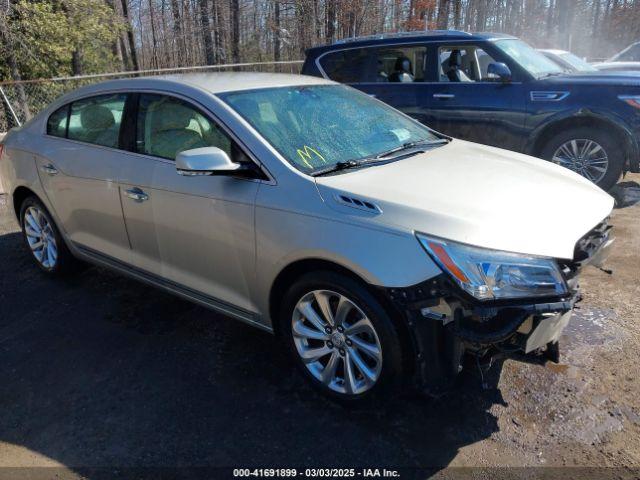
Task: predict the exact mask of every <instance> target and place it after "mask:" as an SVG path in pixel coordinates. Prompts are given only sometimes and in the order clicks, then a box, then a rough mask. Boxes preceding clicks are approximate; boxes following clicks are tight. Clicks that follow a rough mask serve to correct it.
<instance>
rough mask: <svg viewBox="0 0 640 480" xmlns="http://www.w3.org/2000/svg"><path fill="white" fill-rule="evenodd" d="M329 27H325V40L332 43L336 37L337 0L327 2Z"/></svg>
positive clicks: (327, 0)
mask: <svg viewBox="0 0 640 480" xmlns="http://www.w3.org/2000/svg"><path fill="white" fill-rule="evenodd" d="M325 8H326V9H327V11H326V16H327V25H326V27H325V40H326V42H327V43H331V42H333V41H334V40H335V35H336V0H326V7H325Z"/></svg>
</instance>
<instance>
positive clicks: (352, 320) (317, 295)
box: [291, 290, 382, 395]
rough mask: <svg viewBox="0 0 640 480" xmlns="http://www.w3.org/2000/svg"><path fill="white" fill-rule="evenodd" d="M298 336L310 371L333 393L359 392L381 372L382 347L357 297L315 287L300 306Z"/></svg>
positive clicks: (295, 323) (296, 318)
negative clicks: (355, 300)
mask: <svg viewBox="0 0 640 480" xmlns="http://www.w3.org/2000/svg"><path fill="white" fill-rule="evenodd" d="M291 321H292V325H291V327H292V328H291V330H292V333H293V340H294V343H295V346H296V349H297V351H298V354H299V355H300V358H301V360H302V362H303V363H304V365H305V367H306V368H307V370H308V371H309V372H310V373H311V374H312V375H313V376H314V377H315V378H316V379H318V380H319V381H320V382H322V383H323V384H324V385H325V386H326V387H328V388H329V389H331V390H333V391H334V392H338V393H342V394H347V395H358V394H361V393H364V392H366V391H367V390H369V389H371V388H372V387H373V386H374V385H375V384H376V382H377V381H378V379H379V377H380V372H381V370H382V347H381V345H380V339H379V338H378V334H377V333H376V330H375V328H374V326H373V323H372V322H371V320H370V319H369V318H368V317H367V315H366V314H365V313H364V312H363V311H362V309H360V308H359V307H358V306H357V305H356V304H355V303H354V302H353V301H352V300H350V299H349V298H347V297H346V296H344V295H341V294H339V293H336V292H332V291H330V290H314V291H312V292H309V293H307V294H306V295H304V296H303V297H302V298H301V299H300V300H299V301H298V303H297V304H296V307H295V309H294V311H293V315H292V319H291Z"/></svg>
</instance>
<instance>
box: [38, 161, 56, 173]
mask: <svg viewBox="0 0 640 480" xmlns="http://www.w3.org/2000/svg"><path fill="white" fill-rule="evenodd" d="M40 170H42V171H43V172H44V173H47V174H49V175H57V174H58V169H57V168H56V167H54V166H53V165H51V164H50V163H49V164H47V165H43V166H42V167H40Z"/></svg>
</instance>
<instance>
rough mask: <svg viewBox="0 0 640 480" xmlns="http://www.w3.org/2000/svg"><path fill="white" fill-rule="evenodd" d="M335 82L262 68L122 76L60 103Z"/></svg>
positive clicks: (78, 93) (63, 99)
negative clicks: (121, 93) (140, 93)
mask: <svg viewBox="0 0 640 480" xmlns="http://www.w3.org/2000/svg"><path fill="white" fill-rule="evenodd" d="M334 84H336V83H335V82H332V81H331V80H326V79H324V78H320V77H312V76H308V75H294V74H284V73H265V72H215V73H186V74H174V75H154V76H148V77H138V78H125V79H118V80H109V81H106V82H100V83H94V84H91V85H87V86H84V87H81V88H78V89H77V90H74V91H72V92H69V93H68V94H66V95H64V96H63V97H61V98H59V99H58V101H56V102H55V103H63V102H66V101H69V100H73V99H76V98H79V97H84V96H87V95H93V94H100V93H101V92H104V91H108V90H126V89H132V90H140V89H145V88H155V87H163V88H165V89H166V88H167V87H171V86H172V85H174V86H176V87H196V88H198V89H200V90H204V91H206V92H208V93H212V94H214V95H215V94H218V93H222V92H236V91H241V90H254V89H261V88H276V87H293V86H304V85H334Z"/></svg>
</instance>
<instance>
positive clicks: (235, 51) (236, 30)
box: [231, 0, 240, 63]
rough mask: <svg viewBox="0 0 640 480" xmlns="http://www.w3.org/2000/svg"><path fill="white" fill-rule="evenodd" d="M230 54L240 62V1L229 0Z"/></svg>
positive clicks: (235, 60) (234, 60)
mask: <svg viewBox="0 0 640 480" xmlns="http://www.w3.org/2000/svg"><path fill="white" fill-rule="evenodd" d="M231 56H232V58H233V63H240V2H239V1H238V0H231Z"/></svg>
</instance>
